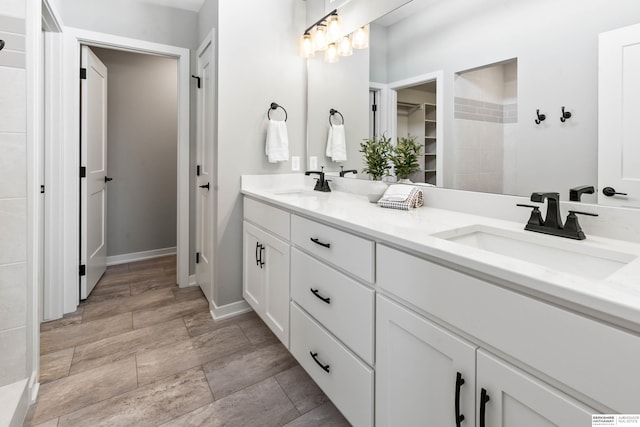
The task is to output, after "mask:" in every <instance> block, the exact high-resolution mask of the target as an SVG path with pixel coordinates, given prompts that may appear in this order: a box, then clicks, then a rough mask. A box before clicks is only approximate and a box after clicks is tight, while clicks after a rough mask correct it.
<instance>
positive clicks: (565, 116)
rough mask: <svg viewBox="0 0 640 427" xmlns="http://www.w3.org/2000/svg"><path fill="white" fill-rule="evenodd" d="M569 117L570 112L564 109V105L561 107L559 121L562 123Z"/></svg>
mask: <svg viewBox="0 0 640 427" xmlns="http://www.w3.org/2000/svg"><path fill="white" fill-rule="evenodd" d="M570 118H571V113H570V112H569V111H564V107H562V117H560V121H561V122H562V123H564V122H565V120H567V119H570Z"/></svg>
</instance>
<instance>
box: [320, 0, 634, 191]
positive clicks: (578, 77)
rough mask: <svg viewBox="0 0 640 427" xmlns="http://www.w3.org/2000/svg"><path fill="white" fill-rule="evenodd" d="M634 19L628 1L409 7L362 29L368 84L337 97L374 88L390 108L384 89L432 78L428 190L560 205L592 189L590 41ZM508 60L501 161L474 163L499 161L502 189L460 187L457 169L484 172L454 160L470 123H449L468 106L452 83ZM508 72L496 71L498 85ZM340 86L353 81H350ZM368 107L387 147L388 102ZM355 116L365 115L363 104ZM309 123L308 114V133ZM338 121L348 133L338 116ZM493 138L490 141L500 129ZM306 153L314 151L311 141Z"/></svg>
mask: <svg viewBox="0 0 640 427" xmlns="http://www.w3.org/2000/svg"><path fill="white" fill-rule="evenodd" d="M638 16H640V3H639V2H637V1H636V0H619V1H616V2H615V5H614V4H612V3H611V2H609V1H606V0H593V1H589V2H587V3H585V2H584V1H582V0H539V1H536V2H531V1H528V0H510V1H505V0H448V1H446V2H443V1H435V0H413V1H412V2H410V3H408V4H406V5H405V6H403V7H401V8H400V9H398V10H396V11H394V12H392V13H390V14H388V15H386V16H384V17H382V18H381V19H378V20H376V21H375V22H374V23H372V24H371V25H370V48H369V56H370V70H369V71H370V73H367V74H364V73H363V74H361V75H360V77H359V79H360V81H368V82H375V84H372V85H370V86H368V87H364V88H363V87H362V85H358V86H357V87H358V88H357V89H356V86H354V87H353V88H349V89H348V94H347V93H345V94H343V95H344V96H345V97H348V95H350V98H355V97H359V96H360V94H359V93H358V92H356V91H360V90H364V92H365V94H366V93H368V91H369V88H371V87H374V88H376V90H378V92H377V93H378V94H379V95H380V96H382V97H385V96H387V98H388V99H389V100H392V99H393V96H395V95H394V93H393V92H391V91H390V89H389V88H391V87H395V88H400V87H406V85H404V86H403V85H401V84H399V83H401V82H404V81H407V80H411V79H414V78H415V77H416V76H422V75H425V74H430V73H436V72H441V73H442V76H443V81H442V85H439V87H441V88H442V91H440V92H442V93H438V96H441V97H442V99H443V102H442V104H438V105H437V110H438V111H441V112H442V114H443V120H442V122H438V123H437V128H438V131H439V132H442V141H440V143H441V146H442V149H441V150H439V151H438V152H437V153H435V154H436V159H437V162H441V163H442V167H436V177H437V180H438V181H440V180H441V182H438V185H442V186H443V187H446V188H465V189H469V190H474V191H490V192H500V193H507V194H515V195H521V196H528V195H530V194H531V193H532V192H534V191H558V192H560V194H561V197H562V199H563V200H568V199H569V189H570V188H573V187H579V186H583V185H593V186H597V185H598V37H599V34H600V33H602V32H605V31H610V30H613V29H616V28H620V27H624V26H628V25H631V24H635V23H637V22H638ZM514 59H517V63H516V62H515V61H514V62H513V63H512V64H511V65H509V66H512V67H513V69H512V71H513V72H514V73H513V75H512V78H513V80H512V83H513V89H514V97H515V94H517V99H515V98H514V101H513V102H511V101H509V100H508V99H506V98H505V99H503V100H502V101H501V102H500V103H499V102H493V103H494V104H498V105H502V109H503V111H502V113H503V118H504V117H505V109H511V108H512V109H513V110H512V111H513V113H512V114H514V115H515V122H513V123H508V126H507V123H503V125H504V126H502V129H501V131H502V138H503V140H502V143H503V144H502V150H503V152H502V155H500V154H499V153H497V152H496V151H495V150H494V152H493V153H490V150H491V148H488V149H487V150H486V152H485V153H484V154H483V155H484V156H485V157H486V158H487V159H488V158H489V157H491V156H493V159H494V164H493V166H495V167H496V170H498V169H499V168H498V166H499V165H498V163H499V161H498V159H499V158H502V182H501V184H500V183H499V181H495V182H492V183H491V184H488V183H487V184H486V185H483V186H475V187H474V186H470V185H469V181H470V180H475V178H473V177H472V176H463V175H465V172H464V170H463V171H458V170H457V169H458V168H459V167H460V166H464V164H466V165H467V167H469V166H470V167H471V168H473V167H475V168H476V172H473V173H481V172H480V171H481V170H483V168H485V167H486V168H489V164H487V165H486V166H484V165H483V166H481V164H482V162H480V161H479V160H478V159H479V158H478V157H475V158H474V156H472V155H468V156H466V157H464V156H460V154H461V153H460V152H461V148H460V146H461V145H464V144H465V141H466V143H467V144H471V143H472V141H471V140H470V139H468V138H467V139H466V140H465V139H463V140H460V139H459V138H458V137H457V136H458V135H459V134H461V133H464V130H463V129H462V128H464V127H465V126H469V125H476V124H477V123H471V124H470V123H465V122H469V121H472V120H469V119H468V118H463V117H460V116H458V117H456V111H458V113H460V112H461V110H462V109H463V108H462V107H463V106H465V107H471V106H470V105H464V102H466V101H464V100H458V101H460V102H458V103H457V105H456V97H459V98H468V99H473V97H467V96H458V95H457V94H456V92H457V91H458V89H457V88H458V86H459V85H458V83H461V79H464V78H465V77H467V78H470V77H473V76H472V75H469V74H466V73H465V71H468V70H479V69H482V68H483V67H485V66H488V65H492V64H502V63H505V61H512V60H514ZM334 65H335V64H334ZM485 71H488V70H485ZM509 72H510V71H509V70H504V73H505V78H507V77H508V76H507V74H508V73H509ZM333 78H336V76H334V77H333ZM349 78H350V79H353V80H354V81H358V78H357V77H355V76H353V75H351V76H349ZM315 80H319V79H315ZM313 84H314V83H313V81H312V79H311V78H310V79H309V98H308V102H309V106H310V107H311V106H313V105H314V104H315V102H316V98H315V95H317V94H322V92H321V89H320V88H315V87H313ZM505 84H507V83H506V80H505ZM385 94H386V95H385ZM483 102H489V103H491V102H492V101H483ZM509 104H515V105H513V106H510V105H509ZM378 105H379V113H380V116H379V117H378V132H376V133H378V134H381V133H383V132H385V131H387V135H389V136H392V137H393V138H394V140H395V137H396V136H397V135H400V133H399V129H400V127H401V125H400V124H397V126H398V132H397V133H396V128H395V127H396V123H392V122H395V121H396V118H395V111H393V115H391V110H392V108H391V105H390V102H385V101H382V102H380V103H379V104H378ZM563 106H564V107H566V110H567V111H570V112H571V113H572V117H571V119H570V120H566V121H565V122H562V121H561V120H560V116H561V108H562V107H563ZM476 107H478V106H476ZM335 108H338V109H340V108H339V107H335ZM364 108H365V109H367V114H368V113H369V112H368V103H367V105H366V106H365V107H364ZM498 108H499V107H498ZM383 110H386V111H383ZM537 110H539V113H540V114H545V115H546V117H547V119H546V120H545V121H541V122H539V123H536V122H535V120H537V118H538V116H537V115H536V111H537ZM516 111H517V112H516ZM496 114H497V112H496ZM385 117H386V118H385ZM385 120H386V121H387V123H385ZM311 121H312V117H311V115H309V125H310V127H311V125H312V123H311ZM345 121H346V124H347V125H348V124H349V118H348V116H346V115H345ZM494 131H496V132H497V133H498V134H499V131H500V129H494ZM369 132H370V130H369V127H367V130H366V132H363V133H362V135H363V136H359V137H358V136H356V137H355V138H356V140H361V139H363V138H367V137H368V136H369ZM474 132H475V131H474ZM481 132H483V131H481V130H477V133H481ZM310 134H311V133H310ZM310 136H311V135H310ZM600 143H601V144H606V143H607V141H606V140H602V141H601V142H600ZM309 147H310V150H315V151H316V152H318V151H319V150H318V149H317V148H315V147H313V143H312V142H311V140H310V143H309ZM469 153H470V152H469ZM474 163H475V164H474ZM488 163H491V162H490V161H488ZM426 168H427V169H428V168H429V167H428V166H426ZM487 173H488V172H487ZM496 173H497V172H496ZM468 175H472V174H471V173H469V174H468ZM465 179H466V180H467V181H466V183H465V182H464V180H465ZM598 192H600V193H601V192H602V190H601V189H598V190H597V191H596V193H598ZM582 200H583V202H587V203H588V202H595V201H596V194H587V195H584V196H583V198H582Z"/></svg>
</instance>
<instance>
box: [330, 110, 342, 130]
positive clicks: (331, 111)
mask: <svg viewBox="0 0 640 427" xmlns="http://www.w3.org/2000/svg"><path fill="white" fill-rule="evenodd" d="M336 114H340V118H341V119H342V124H344V116H343V115H342V113H341V112H340V111H338V110H336V109H335V108H332V109H330V110H329V126H333V123H331V117H333V116H334V115H336Z"/></svg>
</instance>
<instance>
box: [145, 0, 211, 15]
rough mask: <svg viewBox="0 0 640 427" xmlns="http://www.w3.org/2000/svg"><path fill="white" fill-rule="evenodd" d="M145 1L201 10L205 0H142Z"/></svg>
mask: <svg viewBox="0 0 640 427" xmlns="http://www.w3.org/2000/svg"><path fill="white" fill-rule="evenodd" d="M141 1H143V2H145V3H153V4H157V5H159V6H167V7H173V8H176V9H185V10H191V11H193V12H199V11H200V8H201V7H202V4H203V3H204V1H205V0H141Z"/></svg>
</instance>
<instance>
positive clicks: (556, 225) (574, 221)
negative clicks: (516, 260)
mask: <svg viewBox="0 0 640 427" xmlns="http://www.w3.org/2000/svg"><path fill="white" fill-rule="evenodd" d="M545 200H547V214H546V217H545V219H544V220H543V219H542V214H541V213H540V209H539V207H538V206H535V205H526V204H521V203H518V206H522V207H527V208H532V209H533V210H532V211H531V216H530V217H529V221H528V222H527V225H526V226H525V227H524V229H525V230H529V231H535V232H537V233H544V234H551V235H554V236H560V237H566V238H569V239H576V240H584V239H586V236H585V234H584V232H583V231H582V228H581V227H580V223H579V222H578V217H577V216H576V214H579V215H589V216H598V214H594V213H590V212H581V211H574V210H570V211H569V215H568V216H567V221H566V223H565V224H563V223H562V218H561V217H560V194H559V193H532V194H531V201H532V202H537V203H544V201H545Z"/></svg>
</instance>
